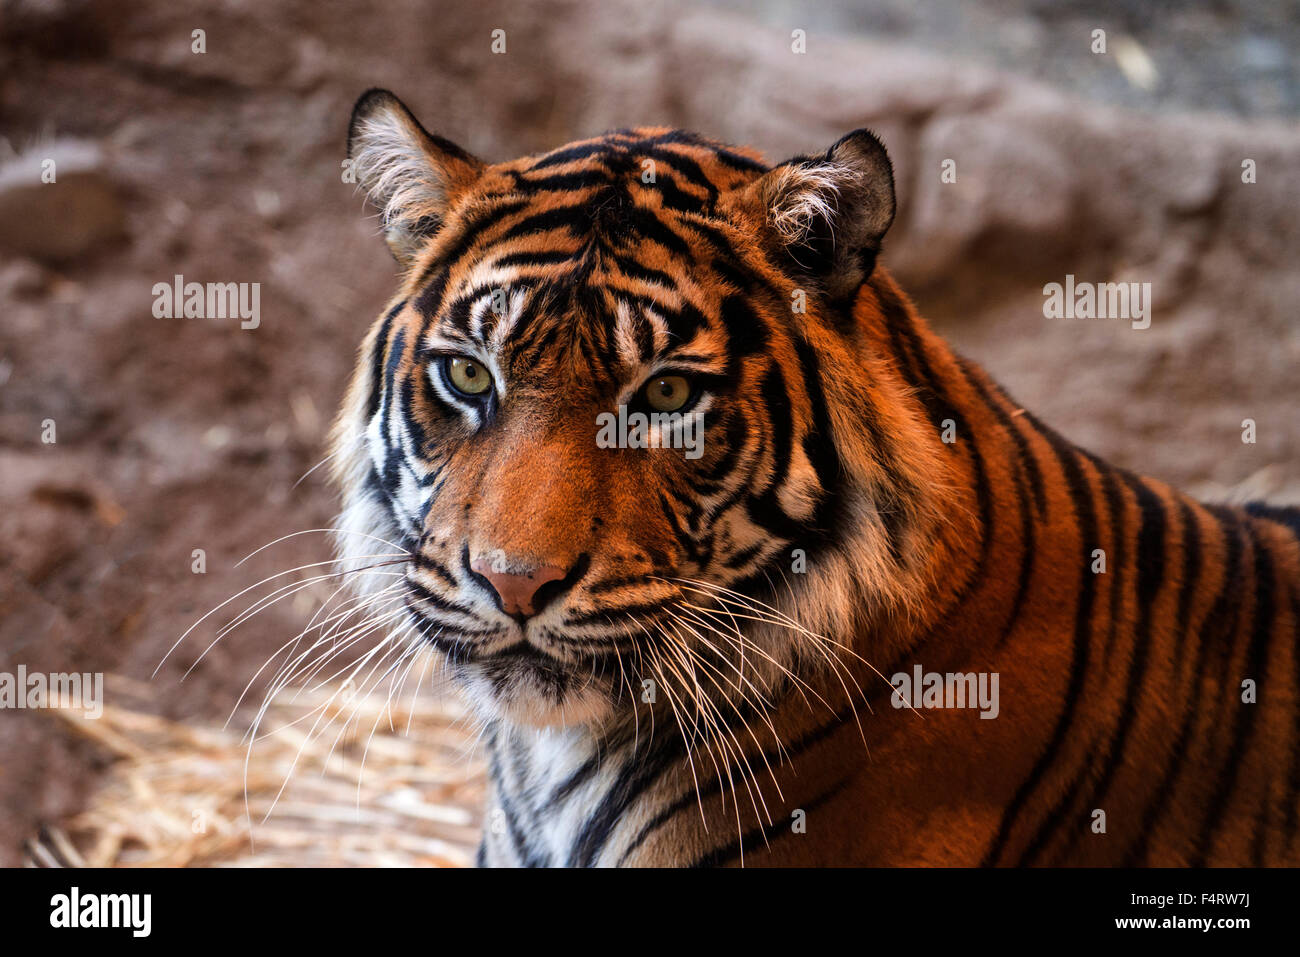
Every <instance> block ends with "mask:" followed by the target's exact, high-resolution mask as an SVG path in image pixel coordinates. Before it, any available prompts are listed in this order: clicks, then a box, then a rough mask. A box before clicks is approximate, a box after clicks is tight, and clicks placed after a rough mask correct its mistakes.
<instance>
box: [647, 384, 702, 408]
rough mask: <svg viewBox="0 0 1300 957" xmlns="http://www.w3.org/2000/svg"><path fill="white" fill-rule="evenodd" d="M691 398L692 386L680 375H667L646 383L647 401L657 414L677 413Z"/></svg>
mask: <svg viewBox="0 0 1300 957" xmlns="http://www.w3.org/2000/svg"><path fill="white" fill-rule="evenodd" d="M690 397H691V384H690V383H689V382H687V381H686V379H685V378H684V377H682V376H679V375H665V376H659V377H657V378H654V379H651V380H650V381H649V382H648V383H646V387H645V400H646V402H648V403H649V404H650V408H652V409H654V410H655V411H656V412H676V411H677V410H678V409H680V408H681V407H682V406H684V405H685V404H686V400H687V399H689V398H690Z"/></svg>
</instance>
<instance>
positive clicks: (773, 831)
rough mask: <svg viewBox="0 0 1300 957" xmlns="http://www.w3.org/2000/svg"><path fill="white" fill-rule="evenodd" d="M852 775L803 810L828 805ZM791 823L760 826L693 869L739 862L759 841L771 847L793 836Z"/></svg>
mask: <svg viewBox="0 0 1300 957" xmlns="http://www.w3.org/2000/svg"><path fill="white" fill-rule="evenodd" d="M852 779H853V778H852V775H849V776H846V777H843V778H841V779H840V780H839V781H837V782H835V784H833V785H831V786H830V787H829V788H827V789H826V790H825V791H823V792H822V793H821V794H819V795H817V797H815V798H813V799H812V800H811V801H808V802H806V803H804V805H803V806H802V808H801V810H803V812H804V813H805V814H806V815H807V814H811V813H812V812H813V811H816V810H817V809H818V808H820V807H822V806H823V805H824V804H827V803H828V802H829V801H830V800H831V799H832V798H834V797H836V796H837V795H839V794H840V793H841V792H843V790H844V789H845V788H846V787H848V785H849V782H850V781H851V780H852ZM793 833H794V832H793V830H792V829H791V825H790V821H788V820H778V821H773V822H772V823H771V824H766V825H760V826H759V827H756V828H754V829H753V830H751V831H749V832H748V833H746V834H745V835H744V836H743V837H737V838H736V840H734V841H732V842H730V843H729V844H725V845H723V846H722V847H719V848H716V849H714V850H712V851H709V852H708V853H707V854H704V855H702V856H701V857H699V858H697V859H696V860H695V862H694V863H692V864H691V867H695V868H698V867H721V866H723V865H725V864H729V863H731V862H732V861H734V860H737V859H738V858H740V857H741V856H742V851H743V849H744V847H745V845H746V844H748V845H749V846H751V847H753V846H754V845H756V844H757V843H758V842H759V840H762V842H763V846H764V847H770V846H771V843H772V841H774V840H776V839H777V838H779V837H782V836H783V835H786V834H793Z"/></svg>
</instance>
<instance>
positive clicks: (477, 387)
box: [443, 356, 492, 395]
mask: <svg viewBox="0 0 1300 957" xmlns="http://www.w3.org/2000/svg"><path fill="white" fill-rule="evenodd" d="M443 363H444V365H443V369H444V370H445V371H446V373H447V381H448V382H450V383H451V384H452V386H453V387H454V388H455V389H456V391H457V392H462V393H464V394H465V395H482V394H483V393H484V392H486V391H487V390H488V389H490V388H492V377H491V376H490V375H488V371H487V369H486V368H485V367H484V366H483V364H482V363H481V362H478V361H476V360H474V359H466V358H465V357H463V356H453V357H451V358H448V359H444V360H443Z"/></svg>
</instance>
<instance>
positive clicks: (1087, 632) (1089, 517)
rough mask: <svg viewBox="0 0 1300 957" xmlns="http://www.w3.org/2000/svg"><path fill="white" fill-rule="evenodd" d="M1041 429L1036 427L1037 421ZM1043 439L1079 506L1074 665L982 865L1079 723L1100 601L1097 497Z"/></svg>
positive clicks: (1069, 459) (1069, 451)
mask: <svg viewBox="0 0 1300 957" xmlns="http://www.w3.org/2000/svg"><path fill="white" fill-rule="evenodd" d="M1034 425H1035V427H1037V423H1036V422H1035V423H1034ZM1043 436H1044V438H1046V439H1047V441H1048V443H1049V444H1050V445H1051V447H1052V451H1053V453H1054V454H1055V456H1056V459H1057V461H1058V462H1059V463H1060V466H1061V470H1062V471H1063V472H1064V474H1065V482H1066V488H1067V489H1068V491H1069V494H1070V499H1071V501H1072V502H1073V504H1074V512H1075V524H1076V527H1077V528H1078V530H1079V542H1080V554H1079V570H1080V574H1079V597H1078V600H1077V602H1076V604H1075V609H1074V638H1073V642H1074V653H1073V657H1072V660H1071V662H1070V677H1069V683H1068V685H1067V687H1066V692H1065V704H1064V706H1063V707H1062V709H1061V713H1060V714H1059V715H1058V716H1057V719H1056V726H1055V727H1054V728H1053V729H1052V734H1051V736H1050V737H1049V739H1048V742H1047V745H1046V747H1045V748H1044V749H1043V751H1042V752H1041V753H1040V754H1039V756H1038V758H1037V760H1036V761H1035V762H1034V766H1033V768H1032V769H1031V770H1030V772H1029V776H1028V777H1026V778H1025V779H1024V780H1023V781H1022V782H1021V783H1020V786H1019V787H1018V788H1017V789H1016V792H1015V794H1014V795H1013V796H1012V798H1011V801H1010V803H1009V804H1008V805H1007V807H1006V810H1004V811H1003V812H1002V820H1001V822H1000V823H999V825H998V830H997V834H996V835H994V838H993V841H992V842H991V843H990V845H989V849H988V851H987V852H985V855H984V859H983V862H982V863H983V865H984V866H991V865H993V864H995V863H997V860H998V858H999V857H1000V856H1001V854H1002V852H1003V850H1004V849H1005V848H1006V846H1007V843H1008V842H1009V840H1010V838H1011V830H1012V828H1013V827H1014V826H1015V824H1016V822H1017V821H1018V820H1019V817H1020V814H1021V812H1022V811H1023V810H1024V809H1025V807H1026V805H1027V804H1028V802H1029V799H1030V796H1031V795H1032V794H1033V792H1034V790H1035V789H1036V788H1037V787H1038V785H1039V784H1040V783H1041V782H1042V780H1043V779H1044V778H1045V777H1046V775H1047V772H1048V770H1049V769H1050V768H1051V767H1052V766H1053V765H1054V764H1055V762H1056V759H1057V757H1058V755H1059V754H1060V751H1061V749H1062V747H1063V745H1064V744H1065V741H1066V739H1067V737H1068V736H1069V732H1070V729H1071V727H1072V726H1073V725H1074V719H1075V715H1076V712H1077V711H1078V708H1079V699H1080V697H1081V696H1082V694H1083V688H1084V684H1085V680H1086V678H1087V673H1088V661H1089V644H1090V642H1091V624H1092V606H1093V601H1094V598H1095V580H1096V576H1095V575H1093V574H1092V569H1091V567H1090V566H1091V543H1092V542H1093V541H1095V540H1096V536H1097V520H1096V509H1095V505H1094V503H1093V500H1092V493H1091V490H1090V489H1089V487H1088V484H1087V482H1086V480H1085V478H1084V475H1083V471H1082V468H1081V467H1080V461H1079V455H1078V453H1077V452H1076V451H1075V450H1074V449H1073V448H1072V447H1070V446H1069V445H1068V444H1067V443H1064V442H1063V441H1062V440H1061V439H1059V438H1058V437H1057V436H1056V435H1055V434H1054V433H1052V432H1051V431H1050V430H1047V429H1045V428H1044V429H1043Z"/></svg>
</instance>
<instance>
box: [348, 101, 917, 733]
mask: <svg viewBox="0 0 1300 957" xmlns="http://www.w3.org/2000/svg"><path fill="white" fill-rule="evenodd" d="M349 155H350V157H351V158H352V161H353V163H354V166H355V170H356V173H357V177H358V182H359V183H360V184H361V186H362V187H363V188H364V189H365V190H366V192H367V194H368V196H369V198H370V200H371V201H372V202H373V203H374V204H375V206H376V207H377V208H378V209H379V210H380V211H381V214H382V219H383V224H384V232H385V237H386V240H387V242H388V244H389V246H390V248H391V249H392V251H393V253H394V255H395V257H396V258H397V260H398V262H399V264H400V265H401V267H402V280H401V288H400V291H399V293H398V294H397V296H396V298H395V300H394V301H393V302H392V303H391V304H390V305H389V307H388V308H387V309H386V311H385V313H384V314H383V315H382V316H381V317H380V319H379V320H378V321H377V322H376V323H375V325H374V327H373V328H372V330H371V332H370V334H369V336H368V337H367V339H366V341H365V344H364V346H363V349H362V357H361V362H360V363H359V365H358V368H357V371H356V374H355V376H354V378H353V381H352V384H351V387H350V389H349V392H348V396H347V399H346V401H345V403H344V406H343V409H342V412H341V414H340V417H339V420H338V423H337V427H336V430H335V452H336V454H335V476H336V480H337V482H338V484H339V485H340V487H341V489H342V492H343V504H344V510H343V516H342V520H341V522H340V523H339V527H340V536H339V547H340V549H341V550H342V552H343V554H344V556H345V557H346V558H347V560H348V561H349V562H350V563H351V565H352V567H353V568H354V569H363V568H365V567H366V566H367V565H368V564H371V563H372V559H371V556H373V555H374V554H376V553H377V552H384V551H385V549H387V548H389V547H390V546H396V547H398V548H399V549H400V554H401V555H402V556H403V560H402V564H401V566H400V574H401V580H400V583H399V584H400V589H399V590H400V594H401V600H402V602H403V603H404V605H405V609H406V613H407V614H408V615H409V626H410V634H411V636H412V640H414V641H419V642H427V643H428V644H430V645H433V646H434V647H436V648H437V649H439V650H440V651H441V652H443V653H444V654H445V656H446V659H447V664H448V668H449V670H450V672H451V673H452V675H453V676H454V677H455V678H456V679H457V680H458V681H459V682H460V683H461V684H462V685H463V687H464V688H465V689H466V690H467V691H468V692H469V695H470V698H471V700H472V701H473V703H474V704H475V705H476V707H477V708H478V709H479V710H480V711H481V712H482V713H483V715H485V716H486V717H488V718H490V719H506V720H509V721H514V722H518V723H523V724H529V725H537V726H554V725H586V726H603V725H607V724H609V723H610V722H613V721H616V720H619V719H620V717H626V716H627V715H628V714H629V713H630V711H631V709H632V708H633V707H634V706H635V705H636V702H638V701H644V700H647V699H646V698H645V689H646V687H647V682H652V683H654V684H655V685H656V686H657V687H658V688H659V689H660V693H661V694H669V695H671V694H673V693H674V691H673V688H674V687H675V688H676V689H677V692H676V693H679V694H680V693H684V692H683V691H682V688H683V685H686V684H690V685H693V688H692V691H691V693H692V694H695V695H712V696H717V697H719V698H726V697H727V696H728V695H729V694H731V693H733V692H735V691H736V690H737V689H740V690H741V691H743V690H744V686H745V685H746V684H748V686H749V687H750V688H754V687H758V686H763V688H764V691H766V690H768V688H767V685H770V684H772V683H774V682H775V681H777V680H778V676H779V675H781V674H786V675H788V674H790V673H791V671H792V670H793V669H797V668H798V667H799V664H798V663H799V661H800V659H801V656H808V655H810V654H811V652H810V650H809V649H808V648H807V647H805V646H806V643H807V638H806V637H801V635H800V631H799V629H794V628H790V627H777V624H778V623H777V622H776V620H775V612H776V610H777V608H778V606H780V602H781V601H782V600H784V599H782V598H781V597H780V596H786V598H795V599H798V600H799V601H801V602H802V603H803V606H804V607H803V609H802V611H803V612H804V613H805V615H806V614H809V613H811V614H812V615H813V616H814V617H816V616H818V615H820V616H821V620H822V623H823V624H825V623H834V622H835V621H838V622H839V623H840V624H844V620H847V619H850V618H853V617H854V616H856V615H858V614H859V612H860V609H862V608H864V607H867V606H869V605H870V604H871V600H872V597H873V595H874V596H884V595H886V593H888V592H889V591H890V590H891V589H893V590H898V589H903V588H905V587H906V583H905V581H904V579H905V574H906V571H907V567H906V566H907V557H908V554H909V551H910V550H909V546H908V537H909V535H911V534H914V533H915V532H916V528H917V526H918V525H919V518H918V516H919V515H920V514H921V512H922V511H923V505H922V504H921V501H922V499H923V497H924V496H923V489H922V488H921V486H922V485H923V484H924V483H923V482H921V481H919V480H918V479H911V478H909V475H916V476H919V475H923V474H930V475H933V474H935V469H934V467H933V464H932V463H931V464H925V463H920V462H911V461H910V459H914V458H916V456H917V455H918V454H920V453H917V452H916V451H915V450H912V451H908V450H907V449H906V448H903V447H900V448H898V449H891V448H890V447H889V443H890V442H891V441H893V442H898V443H899V444H900V446H905V445H906V443H905V442H903V441H902V439H901V438H900V437H901V436H903V435H905V434H906V428H904V427H903V425H905V423H904V424H903V425H900V424H899V423H894V422H891V420H890V415H892V414H894V413H891V412H889V411H888V410H887V409H886V410H883V411H882V412H881V415H880V416H879V420H880V422H881V423H882V425H881V431H880V435H878V436H876V437H875V438H876V445H875V447H874V448H869V449H868V450H867V451H865V452H857V453H855V457H854V458H853V459H852V460H849V459H847V458H846V457H845V456H843V455H841V454H840V453H839V452H838V451H837V444H838V443H837V436H836V430H837V429H841V428H844V427H845V426H844V424H843V423H844V422H847V421H848V413H847V412H846V410H848V409H853V410H854V415H855V417H856V416H857V415H858V414H860V411H861V408H862V407H863V406H864V403H866V402H867V401H868V399H867V398H866V395H865V391H866V389H867V381H868V379H869V378H870V376H871V374H872V370H871V369H869V368H867V367H866V366H865V365H864V363H863V360H862V359H860V358H857V357H856V356H858V355H860V353H861V351H862V350H861V345H862V344H861V342H859V341H856V340H857V339H858V338H859V335H858V333H857V332H856V331H855V329H854V328H853V320H852V319H851V318H850V315H851V314H850V309H849V306H850V305H851V303H852V300H853V299H854V297H855V295H857V294H858V292H859V290H860V289H861V287H862V285H863V282H864V280H865V279H867V278H868V277H869V276H870V275H871V274H872V271H873V268H874V260H875V255H876V252H877V251H878V249H879V245H880V241H881V238H882V237H883V236H884V234H885V231H886V230H887V229H888V227H889V224H890V221H891V220H892V218H893V212H894V196H893V186H892V177H891V172H890V167H889V162H888V159H887V157H886V155H885V151H884V149H883V147H882V146H881V145H880V143H879V141H877V140H876V139H875V137H873V136H872V135H871V134H869V133H866V132H864V131H858V132H856V133H851V134H849V135H848V136H846V137H844V138H843V139H841V140H840V141H839V142H837V143H836V144H835V145H834V146H832V147H831V148H830V149H829V150H827V151H826V152H825V153H824V154H821V155H817V156H808V157H800V158H796V159H793V160H790V161H789V162H787V163H783V164H780V165H779V166H777V167H775V168H772V169H770V170H769V169H767V168H766V167H765V166H764V165H763V164H762V163H761V162H760V161H759V159H758V158H757V157H756V156H755V155H754V154H753V153H751V152H750V151H747V150H740V149H731V148H727V147H723V146H721V145H719V144H716V143H712V142H709V141H707V140H704V139H701V138H699V137H697V136H694V135H692V134H687V133H683V132H680V131H674V130H667V129H635V130H623V131H618V132H614V133H609V134H607V135H604V136H601V137H598V138H595V139H591V140H585V141H582V142H577V143H573V144H570V145H568V146H564V147H562V148H560V149H557V150H555V151H553V152H550V153H546V154H542V155H539V156H530V157H526V158H523V159H519V160H515V161H513V162H507V163H500V164H495V165H488V164H485V163H483V162H481V161H479V160H477V159H475V158H474V157H472V156H470V155H469V154H467V153H466V152H465V151H463V150H461V149H460V148H459V147H456V146H455V145H453V144H451V143H449V142H447V141H446V140H443V139H441V138H439V137H437V136H434V135H432V134H430V133H428V132H427V131H425V130H424V129H423V128H422V127H421V126H420V124H419V123H418V122H416V120H415V119H414V118H413V117H412V115H411V114H410V113H409V111H407V109H406V108H405V107H404V106H403V105H402V104H401V103H400V102H399V101H398V100H397V99H396V98H395V97H393V96H392V94H389V93H386V92H384V91H372V92H370V93H368V94H366V95H365V96H364V97H362V99H361V100H360V101H359V102H358V104H357V106H356V109H355V111H354V114H353V119H352V124H351V130H350V138H349ZM881 375H882V376H883V378H884V379H886V380H887V378H888V377H887V373H882V374H881ZM828 382H829V383H831V384H829V385H828V384H826V383H828ZM889 387H890V386H889V382H888V381H884V382H883V384H882V382H880V381H877V382H875V383H874V384H872V385H871V388H873V389H880V388H884V389H886V390H887V389H888V388H889ZM861 444H862V443H861V442H860V441H858V442H856V443H855V448H857V447H860V446H861ZM850 519H851V520H850ZM845 529H853V530H854V531H852V532H849V531H845ZM850 537H853V540H852V541H850V540H849V539H850ZM381 542H382V543H388V545H384V544H381ZM792 556H794V557H793V559H792ZM850 556H851V557H850ZM800 557H802V558H803V560H804V561H805V562H806V565H807V568H808V569H809V570H808V571H804V570H801V569H798V568H793V569H792V564H797V562H798V560H799V558H800ZM389 574H391V572H390V573H389ZM792 578H793V579H797V581H793V582H792V581H791V579H792ZM388 580H389V579H381V581H383V582H385V583H386V582H387V581H388ZM742 607H745V608H748V609H749V612H751V613H742V612H741V611H740V610H739V609H741V608H742ZM757 608H770V609H773V612H774V613H773V614H772V615H764V614H752V612H753V610H754V609H757ZM782 614H784V612H782ZM837 616H838V618H837ZM746 619H753V620H752V621H751V620H746ZM745 654H748V655H749V657H750V661H749V662H748V664H747V665H743V666H742V667H741V668H740V669H737V667H736V665H735V661H736V660H737V659H738V658H743V657H744V655H745ZM744 667H748V668H750V669H751V673H750V674H749V675H748V676H746V673H745V671H744ZM737 674H739V678H738V677H737ZM764 683H766V684H764Z"/></svg>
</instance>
